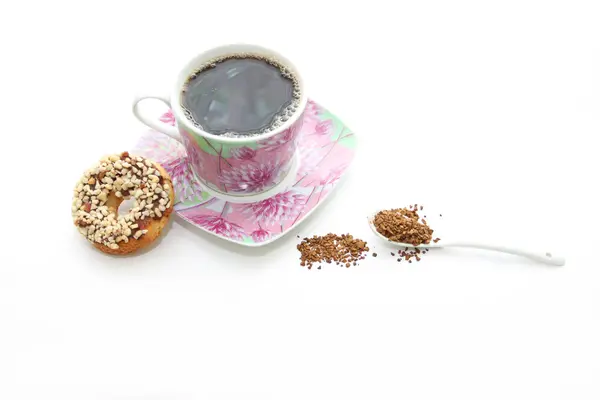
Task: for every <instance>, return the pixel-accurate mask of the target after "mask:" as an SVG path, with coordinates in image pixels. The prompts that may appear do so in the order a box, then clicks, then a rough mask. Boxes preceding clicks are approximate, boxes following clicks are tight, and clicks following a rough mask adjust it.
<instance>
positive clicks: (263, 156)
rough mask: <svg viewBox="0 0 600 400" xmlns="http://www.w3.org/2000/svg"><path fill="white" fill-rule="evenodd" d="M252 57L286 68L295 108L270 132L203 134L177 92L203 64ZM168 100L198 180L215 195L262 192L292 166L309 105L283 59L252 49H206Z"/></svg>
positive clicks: (256, 47) (190, 64) (255, 193)
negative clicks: (295, 98) (294, 92)
mask: <svg viewBox="0 0 600 400" xmlns="http://www.w3.org/2000/svg"><path fill="white" fill-rule="evenodd" d="M239 54H251V55H254V56H259V57H265V58H272V59H275V60H277V61H278V62H280V63H281V64H283V65H284V66H286V67H287V68H288V69H289V70H290V71H291V72H292V73H293V74H294V75H295V78H296V79H297V81H298V85H299V89H300V93H301V97H300V102H299V106H298V108H297V109H296V111H295V112H294V114H292V116H291V117H290V118H289V119H288V120H287V121H285V123H283V124H282V125H281V126H279V127H277V128H275V129H273V130H272V131H270V132H267V133H264V134H260V135H256V136H244V137H239V138H236V137H229V136H228V137H223V136H218V135H211V134H209V133H207V132H204V131H202V130H201V129H199V128H198V127H197V126H194V125H193V123H192V122H191V121H190V120H189V119H187V118H186V116H185V114H184V112H183V109H182V107H181V104H180V101H181V90H182V88H183V86H184V84H185V82H186V81H187V79H188V77H189V75H190V74H191V73H192V72H193V71H194V70H195V69H196V68H198V67H199V66H200V65H202V64H203V63H205V62H206V61H209V60H212V59H215V58H217V57H222V56H226V55H239ZM175 87H176V91H174V92H173V93H172V95H171V98H170V100H171V101H170V103H171V108H172V110H173V114H174V116H175V120H176V126H177V130H178V133H179V136H180V140H181V142H182V143H183V145H184V146H185V149H186V151H187V154H188V161H189V163H190V165H191V166H192V168H193V169H194V172H195V174H196V176H197V177H198V179H199V180H200V182H202V184H204V185H205V186H206V187H208V188H209V189H212V190H214V191H216V192H220V193H224V194H227V195H233V196H252V195H257V194H261V193H263V192H266V191H268V190H269V189H271V188H273V187H275V186H277V185H278V184H279V183H281V182H282V181H283V179H284V178H285V177H286V176H287V174H288V172H289V171H290V168H291V167H292V165H293V159H294V156H295V153H296V145H297V137H298V134H299V133H300V131H301V129H302V122H303V116H304V110H305V108H306V104H307V98H306V94H305V92H304V85H303V82H302V78H301V77H300V74H299V73H298V70H297V69H296V68H295V66H294V65H293V64H292V63H291V62H290V61H289V60H287V59H286V58H285V57H283V56H282V55H280V54H278V53H276V52H274V51H272V50H269V49H266V48H263V47H259V46H254V45H229V46H223V47H219V48H215V49H212V50H209V51H208V52H206V53H203V54H201V55H200V56H198V57H197V58H196V59H194V60H192V61H191V62H190V63H189V64H188V65H187V66H186V67H185V68H184V69H183V72H182V73H181V74H180V76H179V79H178V82H177V85H176V86H175Z"/></svg>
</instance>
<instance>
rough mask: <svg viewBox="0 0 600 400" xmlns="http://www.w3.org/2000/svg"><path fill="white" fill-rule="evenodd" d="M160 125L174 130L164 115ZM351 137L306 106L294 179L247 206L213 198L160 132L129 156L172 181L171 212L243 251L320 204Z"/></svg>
mask: <svg viewBox="0 0 600 400" xmlns="http://www.w3.org/2000/svg"><path fill="white" fill-rule="evenodd" d="M160 120H161V121H162V122H163V123H166V124H171V125H173V124H174V123H175V120H174V118H173V114H172V113H171V111H167V112H166V113H165V114H164V115H163V116H162V117H161V118H160ZM355 148H356V137H355V135H354V133H353V132H352V131H350V130H349V129H348V128H347V127H346V126H345V125H344V124H343V123H342V122H341V121H340V120H339V119H338V118H337V117H335V116H334V115H333V114H331V113H330V112H329V111H327V110H326V109H325V108H323V107H321V106H320V105H318V104H317V103H315V102H313V101H312V100H309V102H308V106H307V109H306V112H305V113H304V123H303V125H302V130H301V132H300V134H299V136H298V149H297V163H298V165H297V169H296V176H295V179H293V180H291V181H290V182H291V183H289V184H287V185H286V186H285V187H282V188H281V190H279V191H278V192H277V193H275V194H273V195H272V196H271V197H268V198H266V199H262V200H260V201H254V202H249V203H240V202H239V201H236V202H232V201H227V200H226V199H223V198H220V197H219V196H218V195H213V192H212V191H210V190H208V189H207V188H205V187H204V186H203V185H202V183H201V182H200V181H199V180H198V179H196V177H195V175H194V173H193V172H192V170H191V168H190V166H189V165H188V162H187V155H186V152H185V149H184V148H183V146H182V145H181V144H180V143H179V142H177V141H176V140H173V139H171V138H170V137H168V136H167V135H164V134H162V133H159V132H155V131H150V132H147V133H145V134H144V135H143V136H142V137H141V138H140V140H139V141H138V143H137V144H136V146H135V148H134V149H133V150H132V153H136V154H139V155H142V156H145V157H148V158H150V159H153V160H155V161H157V162H159V163H160V164H161V165H163V166H164V167H165V169H166V170H167V171H168V172H169V174H170V175H171V177H172V179H173V184H174V186H175V195H176V204H175V212H176V213H177V214H178V215H179V216H180V217H182V218H183V219H185V220H186V221H188V222H189V223H191V224H193V225H195V226H197V227H198V228H200V229H202V230H204V231H207V232H209V233H211V234H213V235H215V236H218V237H220V238H222V239H225V240H228V241H231V242H234V243H238V244H241V245H244V246H251V247H252V246H262V245H265V244H268V243H270V242H273V241H275V240H277V239H278V238H280V237H282V236H283V235H285V234H286V233H287V232H289V231H290V230H291V229H292V228H293V227H294V226H295V225H297V224H299V223H300V222H301V221H303V220H304V219H305V218H307V217H308V216H309V215H310V213H311V212H312V211H313V210H315V209H316V208H317V207H318V206H319V204H321V203H322V202H323V201H324V200H325V198H326V197H327V196H328V195H329V193H331V191H332V190H333V189H334V188H335V186H336V185H337V183H338V181H339V179H340V177H341V176H342V175H343V174H344V172H345V171H346V168H347V167H348V166H349V165H350V163H351V162H352V159H353V158H354V153H355Z"/></svg>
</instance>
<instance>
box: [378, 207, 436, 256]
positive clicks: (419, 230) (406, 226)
mask: <svg viewBox="0 0 600 400" xmlns="http://www.w3.org/2000/svg"><path fill="white" fill-rule="evenodd" d="M418 210H419V206H418V205H417V204H415V205H414V206H410V207H408V208H394V209H391V210H384V211H380V212H378V213H377V214H376V215H375V218H373V224H374V225H375V228H376V229H377V232H379V233H380V234H382V235H383V236H385V237H386V238H388V239H389V240H390V241H392V242H400V243H410V244H412V245H413V246H418V245H420V244H429V243H430V242H431V240H432V235H433V229H431V228H430V227H429V225H427V221H426V220H425V218H421V217H419V213H418ZM421 210H422V207H421Z"/></svg>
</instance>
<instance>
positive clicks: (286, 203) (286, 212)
mask: <svg viewBox="0 0 600 400" xmlns="http://www.w3.org/2000/svg"><path fill="white" fill-rule="evenodd" d="M305 203H306V196H304V195H303V194H300V193H295V192H294V191H292V190H288V191H287V192H284V193H278V194H276V195H275V196H273V197H270V198H268V199H266V200H262V201H257V202H255V203H250V204H244V205H242V206H241V208H242V212H244V213H245V214H246V215H248V216H251V217H254V218H256V220H257V222H258V223H259V224H261V223H262V224H265V225H273V224H275V223H279V222H281V221H285V220H289V219H291V218H294V217H296V216H297V215H298V213H299V212H300V211H301V209H302V206H303V205H304V204H305Z"/></svg>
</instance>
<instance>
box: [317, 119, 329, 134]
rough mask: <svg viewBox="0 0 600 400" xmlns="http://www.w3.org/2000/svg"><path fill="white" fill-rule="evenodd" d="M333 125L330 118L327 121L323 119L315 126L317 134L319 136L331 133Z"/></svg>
mask: <svg viewBox="0 0 600 400" xmlns="http://www.w3.org/2000/svg"><path fill="white" fill-rule="evenodd" d="M332 127H333V121H332V120H330V119H328V120H325V121H321V122H319V123H318V124H317V125H316V126H315V135H319V136H324V135H329V134H330V133H331V128H332Z"/></svg>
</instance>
